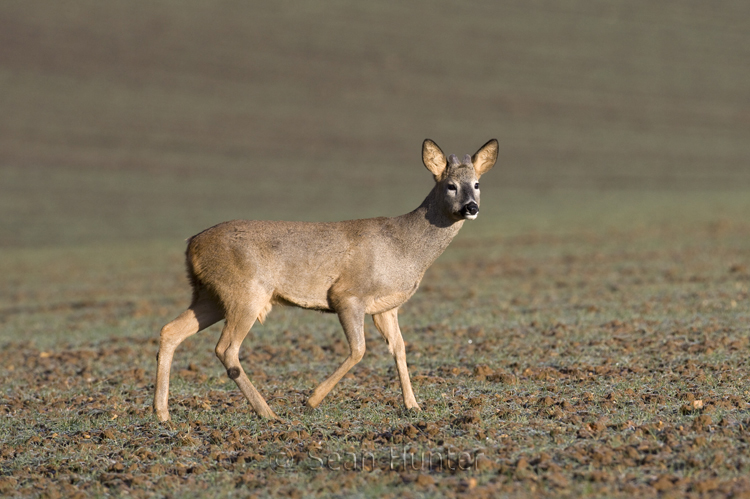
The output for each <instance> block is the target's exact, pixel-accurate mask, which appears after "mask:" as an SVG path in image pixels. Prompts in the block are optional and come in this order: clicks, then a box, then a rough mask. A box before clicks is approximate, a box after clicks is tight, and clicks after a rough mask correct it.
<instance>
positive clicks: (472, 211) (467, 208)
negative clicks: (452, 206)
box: [461, 201, 479, 220]
mask: <svg viewBox="0 0 750 499" xmlns="http://www.w3.org/2000/svg"><path fill="white" fill-rule="evenodd" d="M478 214H479V205H478V204H476V203H475V202H474V201H471V202H470V203H467V204H465V205H464V207H463V208H461V216H462V217H464V218H465V219H467V220H474V219H475V218H477V215H478Z"/></svg>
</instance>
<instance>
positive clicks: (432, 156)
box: [422, 139, 448, 179]
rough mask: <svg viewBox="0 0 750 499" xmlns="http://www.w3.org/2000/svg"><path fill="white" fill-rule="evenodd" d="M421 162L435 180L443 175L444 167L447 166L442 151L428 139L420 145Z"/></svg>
mask: <svg viewBox="0 0 750 499" xmlns="http://www.w3.org/2000/svg"><path fill="white" fill-rule="evenodd" d="M422 162H423V163H424V165H425V166H426V167H427V169H428V170H430V172H432V174H433V175H434V176H435V179H437V178H439V177H440V176H441V175H442V174H443V172H444V171H445V167H446V166H447V165H448V162H447V161H446V160H445V154H443V151H441V150H440V148H439V147H438V145H437V144H436V143H434V142H433V141H431V140H430V139H424V142H423V143H422Z"/></svg>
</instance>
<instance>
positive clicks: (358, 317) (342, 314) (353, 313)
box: [307, 300, 365, 409]
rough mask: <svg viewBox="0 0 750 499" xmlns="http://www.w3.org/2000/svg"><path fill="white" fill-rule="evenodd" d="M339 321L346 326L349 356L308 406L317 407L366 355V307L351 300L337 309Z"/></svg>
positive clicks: (322, 384) (317, 391)
mask: <svg viewBox="0 0 750 499" xmlns="http://www.w3.org/2000/svg"><path fill="white" fill-rule="evenodd" d="M337 313H338V316H339V322H341V326H342V327H343V328H344V334H346V339H347V341H348V342H349V350H350V352H349V356H348V357H347V358H346V360H344V362H343V363H342V364H341V365H340V366H339V368H338V369H336V371H334V373H333V374H331V375H330V376H329V377H328V379H326V380H325V381H324V382H322V383H321V384H320V385H318V387H317V388H316V389H315V391H314V392H313V394H312V395H310V398H309V399H308V400H307V406H308V407H310V408H313V409H314V408H316V407H318V405H319V404H320V403H321V402H322V401H323V399H324V398H325V396H326V395H328V393H329V392H330V391H331V390H332V389H333V387H334V386H336V383H338V382H339V381H340V380H341V378H343V377H344V375H345V374H346V373H347V372H349V369H351V368H352V367H354V366H355V365H356V364H357V363H358V362H359V361H360V360H362V357H364V355H365V328H364V326H365V325H364V322H365V312H364V307H363V306H362V304H361V303H358V301H355V300H350V301H349V302H348V303H346V304H344V305H343V306H342V307H341V308H339V309H338V310H337Z"/></svg>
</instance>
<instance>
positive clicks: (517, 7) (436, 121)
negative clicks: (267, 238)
mask: <svg viewBox="0 0 750 499" xmlns="http://www.w3.org/2000/svg"><path fill="white" fill-rule="evenodd" d="M48 4H49V5H46V6H45V8H44V9H43V11H40V10H39V9H34V8H32V7H31V6H30V4H28V3H26V2H22V1H9V2H4V3H3V5H2V6H0V109H2V112H1V113H0V213H2V217H0V276H1V277H0V283H2V286H0V346H1V347H2V348H0V376H1V378H0V379H2V397H1V398H0V412H1V414H2V415H1V416H0V495H2V496H8V497H45V498H57V497H88V496H111V497H126V496H127V497H166V496H170V497H171V496H174V497H223V496H229V495H232V496H235V495H237V496H240V497H255V496H258V497H264V496H282V497H292V498H295V497H329V496H340V497H350V496H361V497H370V496H378V497H438V496H440V497H453V496H458V497H461V496H466V497H495V496H505V497H529V496H532V497H558V496H566V497H602V496H606V497H636V496H640V497H657V496H659V497H685V496H692V497H750V479H749V478H748V476H750V440H749V439H748V427H750V405H749V404H750V385H749V384H748V383H747V379H748V377H749V376H750V363H748V359H747V352H748V348H749V347H750V297H749V293H750V291H749V288H750V217H748V213H750V168H749V167H748V165H750V141H748V140H747V137H749V136H750V99H748V93H747V81H748V80H749V79H750V66H748V65H747V64H746V61H747V60H748V57H750V38H749V37H748V35H747V30H746V26H747V23H748V21H750V9H748V7H747V4H746V3H744V2H722V3H721V5H719V6H716V5H713V4H712V5H708V4H706V5H705V6H703V5H702V4H683V3H674V4H673V3H659V4H652V3H649V2H642V1H637V2H610V3H607V4H606V6H605V5H604V4H601V5H599V4H593V3H590V4H582V3H580V2H542V3H534V7H532V6H531V4H528V3H526V2H503V3H502V4H495V3H487V4H481V3H478V4H476V5H475V6H473V8H472V11H471V12H466V10H465V7H463V6H457V5H454V4H452V3H449V2H429V3H427V2H417V3H412V4H408V5H409V6H407V4H400V3H397V2H378V3H373V4H372V5H370V4H368V5H359V6H354V5H353V4H349V3H346V2H340V3H337V4H324V3H320V2H309V3H306V4H305V5H306V6H305V7H304V8H303V7H300V6H299V5H296V4H292V3H285V2H274V3H273V4H270V5H268V6H248V5H245V4H241V3H235V2H205V1H204V2H194V1H186V2H175V1H170V0H162V1H159V2H136V3H133V2H124V1H122V2H120V1H113V2H107V3H106V4H103V3H100V2H93V1H84V0H79V1H76V2H72V3H57V2H54V3H53V2H48ZM425 137H430V138H432V139H434V140H436V142H437V143H438V144H440V145H441V146H442V147H443V148H444V150H445V151H446V152H447V153H456V154H459V155H462V154H464V153H472V152H474V150H475V149H476V148H477V147H479V146H480V145H481V144H483V143H484V142H485V141H486V140H487V139H489V138H491V137H497V138H498V139H499V140H500V145H501V153H500V160H499V162H498V165H497V166H496V167H495V169H494V170H493V171H491V172H490V173H489V174H487V176H486V177H483V178H482V209H481V213H480V216H479V218H478V219H477V220H476V221H474V222H469V223H467V224H466V225H465V227H464V228H463V229H462V232H461V233H460V234H459V236H458V237H457V238H456V239H455V240H454V242H453V243H452V245H451V246H450V247H449V249H448V250H447V251H446V253H445V254H444V255H443V256H442V257H441V258H440V259H439V260H438V261H437V262H436V263H435V265H434V266H433V267H432V268H431V269H430V270H429V271H428V272H427V274H426V276H425V278H424V280H423V281H422V285H421V287H420V289H419V291H418V292H417V294H416V295H415V296H414V297H413V298H412V300H411V301H409V302H408V303H407V304H405V305H404V306H403V307H402V309H401V311H400V323H401V328H402V331H403V334H404V339H405V341H406V342H407V360H408V362H409V368H410V373H411V376H412V381H413V383H414V388H415V391H416V396H417V399H418V401H419V403H420V404H421V406H422V409H423V412H421V413H418V414H413V413H408V412H405V411H404V410H403V409H402V403H401V394H400V387H399V384H398V378H397V375H396V371H395V366H394V363H393V361H392V359H391V357H390V355H389V353H388V350H387V347H386V346H385V344H384V342H383V341H382V339H381V338H380V336H379V334H378V333H377V331H376V330H375V328H374V326H373V325H372V323H371V321H369V320H368V321H367V324H366V326H367V329H368V330H367V340H368V345H367V348H368V350H367V354H366V355H365V358H364V359H363V361H362V362H361V363H360V364H359V365H357V366H356V367H355V368H354V369H352V371H351V373H350V374H349V375H347V376H346V377H345V378H344V379H343V380H342V381H341V383H340V384H339V385H338V386H337V387H336V389H334V391H333V392H332V393H331V394H330V395H329V396H328V397H327V398H326V399H325V400H324V402H323V404H322V405H321V406H320V407H319V408H318V409H317V410H315V411H313V412H306V411H305V410H304V409H303V403H304V400H305V398H306V396H308V395H309V394H310V393H311V391H312V389H313V388H314V387H315V386H316V385H317V383H319V382H320V381H321V380H323V379H324V378H325V377H326V376H327V375H328V374H329V373H330V372H332V371H333V370H334V369H335V367H336V366H337V365H338V364H339V363H340V362H341V360H343V358H344V357H345V355H346V354H347V346H346V343H345V339H344V335H343V334H342V331H341V328H340V326H339V324H338V322H337V320H336V317H335V316H333V315H327V314H319V313H315V312H309V311H303V310H298V309H291V308H281V307H277V308H275V309H274V310H273V311H272V312H271V314H270V315H269V317H268V320H267V321H266V324H265V325H256V326H255V327H254V328H253V329H252V331H251V332H250V334H249V336H248V337H247V339H246V340H245V343H244V344H243V349H242V351H241V360H242V362H243V366H244V368H245V370H246V371H247V372H248V375H249V376H250V377H251V379H252V380H253V382H254V383H255V385H256V387H257V388H258V389H259V390H260V391H261V392H262V393H263V394H264V395H265V396H266V399H267V400H268V401H269V404H270V405H271V407H272V408H273V409H274V410H275V411H276V413H277V414H279V416H280V417H281V421H274V422H268V421H265V420H261V419H259V418H257V417H256V416H255V415H254V414H253V413H252V411H251V410H250V409H249V406H248V404H247V403H246V402H245V401H244V399H243V398H242V396H241V394H240V393H239V391H238V390H237V388H236V386H235V385H234V383H233V382H232V381H231V380H229V379H228V378H227V376H226V373H225V371H224V369H223V367H222V365H221V363H220V362H219V361H218V360H217V359H216V357H215V355H214V353H213V349H214V346H215V343H216V341H217V340H218V335H219V330H220V326H218V325H217V326H213V327H211V328H209V329H208V330H206V331H204V332H202V333H200V334H198V335H196V336H194V337H191V338H189V339H188V340H187V341H186V342H185V343H183V345H182V346H181V347H180V348H179V349H178V350H177V353H176V355H175V361H174V364H173V371H172V373H173V374H172V386H171V394H170V395H171V396H170V409H171V413H172V421H171V422H170V423H166V424H160V423H157V422H156V421H155V418H154V415H153V413H152V409H151V398H152V396H153V381H154V376H155V366H156V363H155V360H154V356H155V354H156V351H157V344H158V331H159V329H160V328H161V326H162V325H164V324H165V323H166V322H167V321H169V320H170V319H172V318H173V317H174V316H176V315H177V314H178V313H179V312H181V311H182V310H183V309H184V308H185V307H186V306H187V304H188V302H189V298H190V292H189V286H188V284H187V279H186V278H185V273H184V263H183V251H184V239H185V238H187V237H189V236H190V235H192V234H194V233H196V232H198V231H200V230H202V229H203V228H205V227H207V226H210V225H212V224H214V223H217V222H220V221H223V220H228V219H232V218H263V219H298V220H339V219H346V218H360V217H368V216H376V215H398V214H401V213H404V212H406V211H408V210H410V209H413V208H415V207H416V206H417V205H418V204H419V203H420V202H421V200H422V199H423V197H424V196H425V195H426V193H427V192H428V190H429V189H430V187H431V179H430V175H429V173H428V172H427V171H426V170H425V169H424V167H423V166H422V165H421V162H420V158H419V148H420V144H421V142H422V140H423V139H424V138H425Z"/></svg>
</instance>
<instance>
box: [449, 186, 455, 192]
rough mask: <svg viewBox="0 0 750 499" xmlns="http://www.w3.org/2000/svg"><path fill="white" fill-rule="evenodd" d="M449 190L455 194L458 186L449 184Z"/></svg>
mask: <svg viewBox="0 0 750 499" xmlns="http://www.w3.org/2000/svg"><path fill="white" fill-rule="evenodd" d="M448 190H449V191H453V192H456V190H457V188H456V186H455V185H453V184H448Z"/></svg>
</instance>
